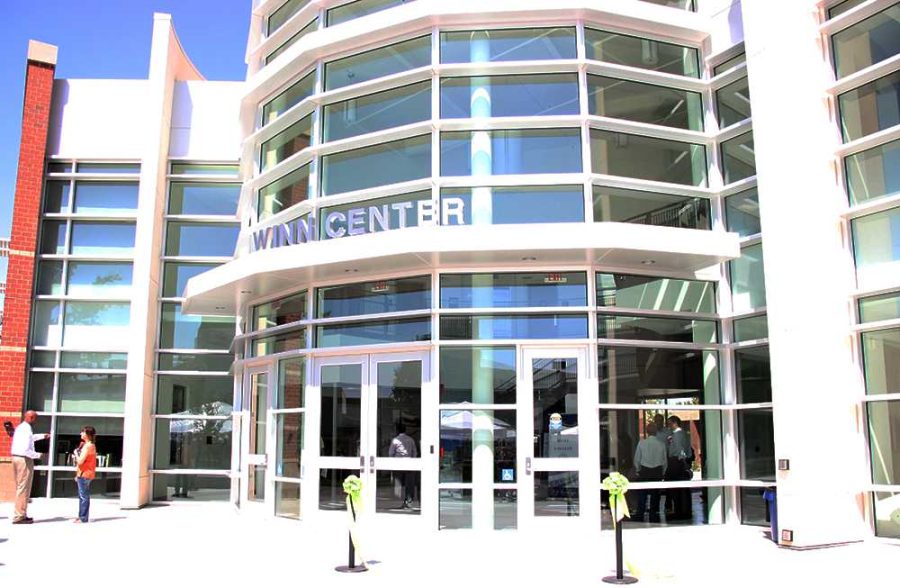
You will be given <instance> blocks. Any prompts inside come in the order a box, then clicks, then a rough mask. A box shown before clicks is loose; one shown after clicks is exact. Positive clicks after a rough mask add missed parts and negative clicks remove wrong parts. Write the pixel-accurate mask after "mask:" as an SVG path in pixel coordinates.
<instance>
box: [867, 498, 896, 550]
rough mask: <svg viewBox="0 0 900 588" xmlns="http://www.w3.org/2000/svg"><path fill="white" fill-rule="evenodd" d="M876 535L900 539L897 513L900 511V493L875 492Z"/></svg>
mask: <svg viewBox="0 0 900 588" xmlns="http://www.w3.org/2000/svg"><path fill="white" fill-rule="evenodd" d="M872 495H873V500H872V502H873V503H874V514H875V535H876V536H878V537H888V538H893V539H900V524H897V519H896V513H897V509H900V492H873V493H872Z"/></svg>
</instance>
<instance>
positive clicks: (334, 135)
mask: <svg viewBox="0 0 900 588" xmlns="http://www.w3.org/2000/svg"><path fill="white" fill-rule="evenodd" d="M323 117H324V123H323V124H324V128H323V139H322V140H323V141H325V142H328V141H337V140H338V139H346V138H347V137H354V136H356V135H364V134H366V133H374V132H376V131H381V130H384V129H390V128H394V127H402V126H403V125H408V124H412V123H417V122H421V121H425V120H429V119H431V82H430V81H428V82H421V83H418V84H412V85H410V86H403V87H402V88H394V89H392V90H387V91H385V92H378V93H377V94H369V95H367V96H359V97H357V98H351V99H349V100H345V101H344V102H336V103H334V104H327V105H326V106H325V108H324V110H323Z"/></svg>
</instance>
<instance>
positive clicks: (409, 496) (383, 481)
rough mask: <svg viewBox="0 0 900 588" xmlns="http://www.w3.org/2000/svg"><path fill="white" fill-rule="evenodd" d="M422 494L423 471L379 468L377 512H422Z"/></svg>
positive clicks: (377, 475) (413, 513) (376, 484)
mask: <svg viewBox="0 0 900 588" xmlns="http://www.w3.org/2000/svg"><path fill="white" fill-rule="evenodd" d="M421 495H422V474H421V472H416V471H403V470H378V473H377V474H376V478H375V512H386V513H391V514H408V515H419V514H422V503H421Z"/></svg>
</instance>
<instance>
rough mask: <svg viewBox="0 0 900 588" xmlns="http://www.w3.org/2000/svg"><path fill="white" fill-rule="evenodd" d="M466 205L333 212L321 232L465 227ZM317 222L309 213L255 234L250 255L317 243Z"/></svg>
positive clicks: (328, 235)
mask: <svg viewBox="0 0 900 588" xmlns="http://www.w3.org/2000/svg"><path fill="white" fill-rule="evenodd" d="M465 204H466V203H465V200H463V199H462V198H453V197H450V198H442V199H441V202H440V206H438V205H437V203H436V202H434V201H433V200H414V201H406V202H394V203H393V204H381V205H378V206H360V207H358V208H351V209H349V210H347V211H345V212H343V211H338V210H333V211H331V212H327V213H325V216H324V218H323V219H322V223H321V231H322V232H323V233H324V238H325V239H340V238H342V237H353V236H356V235H365V234H368V233H379V232H382V231H391V230H394V229H404V228H406V227H416V226H419V227H424V226H437V225H438V224H441V225H450V224H455V225H463V224H466V223H465ZM318 220H319V219H317V218H316V214H315V213H310V214H309V215H307V216H304V217H301V218H296V219H294V220H291V221H288V222H285V223H280V224H277V225H272V226H269V227H265V228H262V229H259V230H257V231H254V232H253V234H252V241H251V243H250V252H251V253H253V252H254V251H261V250H263V249H274V248H276V247H286V246H288V245H300V244H302V243H309V242H310V241H318V240H320V239H321V237H322V235H320V234H319V230H320V229H319V222H318Z"/></svg>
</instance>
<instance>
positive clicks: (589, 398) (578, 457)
mask: <svg viewBox="0 0 900 588" xmlns="http://www.w3.org/2000/svg"><path fill="white" fill-rule="evenodd" d="M521 357H522V361H521V364H520V365H521V369H520V379H519V383H520V391H519V402H518V406H519V410H518V418H517V429H518V432H519V435H518V439H519V442H518V447H517V449H518V450H517V453H518V457H519V471H521V472H523V473H524V476H520V477H519V480H518V482H519V484H518V486H519V493H518V494H519V517H518V518H519V521H520V524H519V526H520V528H522V529H526V528H529V527H538V528H546V527H554V528H560V529H566V530H572V529H573V527H575V526H577V527H582V526H584V527H585V528H590V521H597V520H599V518H597V517H598V515H599V504H600V492H599V480H598V477H599V472H598V471H597V468H596V467H595V465H596V464H597V463H599V460H598V459H596V455H595V453H596V451H597V438H598V437H597V435H598V432H597V408H596V396H597V391H596V388H593V390H592V389H590V386H589V383H590V381H589V378H588V359H587V358H588V354H587V349H586V348H583V347H573V348H544V349H542V348H528V347H526V348H524V349H523V350H522V356H521Z"/></svg>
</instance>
